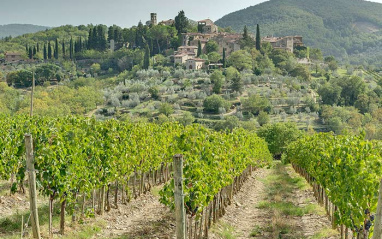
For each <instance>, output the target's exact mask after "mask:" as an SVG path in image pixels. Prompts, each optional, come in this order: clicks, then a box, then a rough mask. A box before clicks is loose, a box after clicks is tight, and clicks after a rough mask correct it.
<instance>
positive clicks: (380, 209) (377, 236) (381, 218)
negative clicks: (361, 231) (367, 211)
mask: <svg viewBox="0 0 382 239" xmlns="http://www.w3.org/2000/svg"><path fill="white" fill-rule="evenodd" d="M373 239H382V180H381V182H380V183H379V197H378V206H377V213H376V215H375V224H374V234H373Z"/></svg>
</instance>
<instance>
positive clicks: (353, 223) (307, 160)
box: [287, 134, 382, 238]
mask: <svg viewBox="0 0 382 239" xmlns="http://www.w3.org/2000/svg"><path fill="white" fill-rule="evenodd" d="M381 147H382V145H381V143H380V142H376V141H365V140H364V139H363V137H362V136H334V135H332V134H316V135H313V136H306V137H304V138H301V139H300V140H298V141H297V142H294V143H293V144H291V145H290V146H289V148H288V153H287V154H288V155H287V157H288V160H290V161H291V162H292V164H293V165H294V167H295V169H296V171H297V172H299V173H300V174H302V175H303V176H305V178H306V179H307V181H309V182H310V183H311V185H312V186H313V188H314V191H315V194H316V197H317V198H318V201H320V202H321V203H323V204H324V205H325V207H326V209H327V211H328V213H329V214H330V215H331V216H332V223H333V227H334V228H336V227H337V226H339V228H340V231H341V235H342V238H343V236H344V235H345V238H348V234H351V235H353V236H357V238H369V236H371V235H372V234H373V224H374V218H375V215H374V214H373V213H374V212H376V211H377V204H378V190H379V185H380V179H381V178H380V175H381V173H382V168H381V166H382V159H381Z"/></svg>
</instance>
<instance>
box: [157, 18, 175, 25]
mask: <svg viewBox="0 0 382 239" xmlns="http://www.w3.org/2000/svg"><path fill="white" fill-rule="evenodd" d="M174 24H175V20H173V19H169V20H164V21H161V22H159V25H165V26H173V25H174Z"/></svg>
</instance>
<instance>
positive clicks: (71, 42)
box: [69, 37, 74, 60]
mask: <svg viewBox="0 0 382 239" xmlns="http://www.w3.org/2000/svg"><path fill="white" fill-rule="evenodd" d="M73 50H74V49H73V37H71V38H70V46H69V56H70V59H71V60H73Z"/></svg>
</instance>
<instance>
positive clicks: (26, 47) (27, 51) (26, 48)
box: [25, 44, 29, 54]
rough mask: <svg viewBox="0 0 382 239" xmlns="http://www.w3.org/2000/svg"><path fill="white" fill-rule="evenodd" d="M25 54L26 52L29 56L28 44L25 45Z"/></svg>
mask: <svg viewBox="0 0 382 239" xmlns="http://www.w3.org/2000/svg"><path fill="white" fill-rule="evenodd" d="M25 52H26V53H27V54H29V47H28V44H25Z"/></svg>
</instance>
